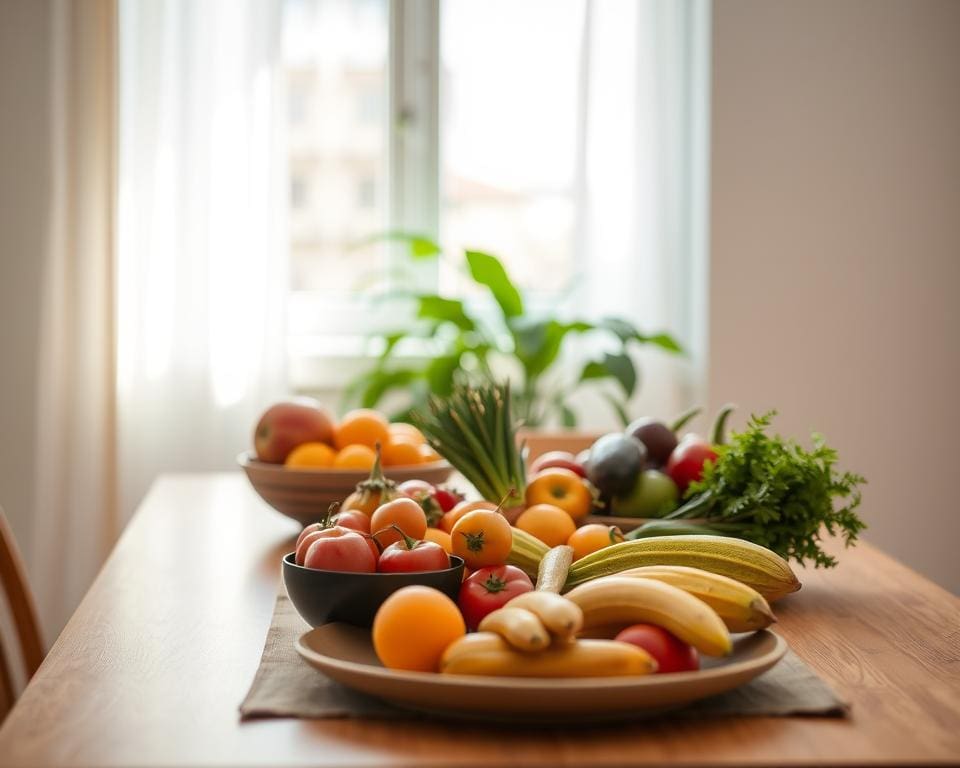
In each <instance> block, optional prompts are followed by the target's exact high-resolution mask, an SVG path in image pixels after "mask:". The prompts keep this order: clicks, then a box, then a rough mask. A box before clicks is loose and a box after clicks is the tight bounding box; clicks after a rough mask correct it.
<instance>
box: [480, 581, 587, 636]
mask: <svg viewBox="0 0 960 768" xmlns="http://www.w3.org/2000/svg"><path fill="white" fill-rule="evenodd" d="M505 607H506V608H526V609H527V610H528V611H531V612H532V613H534V614H536V615H537V616H539V617H540V621H542V622H543V625H544V626H545V627H546V628H547V629H548V630H549V631H550V633H551V634H553V635H554V636H555V637H556V638H557V639H559V640H572V639H573V638H574V636H575V635H576V634H577V632H579V631H580V628H581V627H582V626H583V611H581V610H580V606H578V605H576V604H574V603H573V602H571V601H570V600H567V598H565V597H560V595H557V594H554V593H553V592H524V593H523V594H522V595H517V596H516V597H515V598H513V600H511V601H510V602H509V603H507V604H506V606H505ZM482 626H483V625H482V624H481V627H482Z"/></svg>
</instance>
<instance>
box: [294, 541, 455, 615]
mask: <svg viewBox="0 0 960 768" xmlns="http://www.w3.org/2000/svg"><path fill="white" fill-rule="evenodd" d="M295 554H296V553H294V552H291V553H290V554H289V555H287V556H286V557H284V558H283V583H284V585H285V586H286V588H287V595H289V596H290V602H292V603H293V607H294V608H296V609H297V613H299V614H300V616H301V617H302V618H303V620H304V621H305V622H307V624H309V625H310V626H311V627H319V626H320V625H321V624H326V623H327V622H330V621H342V622H345V623H347V624H355V625H356V626H358V627H369V626H371V625H372V624H373V617H374V616H375V615H376V613H377V609H378V608H379V607H380V605H381V604H382V603H383V601H384V600H386V599H387V598H388V597H389V596H390V595H392V594H393V593H394V592H396V591H397V590H398V589H400V588H401V587H407V586H410V585H411V584H422V585H423V586H425V587H434V588H436V589H439V590H440V591H441V592H443V593H444V594H446V595H447V596H448V597H449V598H450V599H451V600H453V601H454V602H456V600H457V595H458V594H459V593H460V582H461V581H462V580H463V560H462V559H461V558H459V557H457V556H456V555H450V562H451V563H452V565H451V567H449V568H447V569H446V570H443V571H422V572H420V573H341V572H339V571H318V570H315V569H313V568H304V567H303V566H302V565H297V564H296V563H295V562H294V556H295Z"/></svg>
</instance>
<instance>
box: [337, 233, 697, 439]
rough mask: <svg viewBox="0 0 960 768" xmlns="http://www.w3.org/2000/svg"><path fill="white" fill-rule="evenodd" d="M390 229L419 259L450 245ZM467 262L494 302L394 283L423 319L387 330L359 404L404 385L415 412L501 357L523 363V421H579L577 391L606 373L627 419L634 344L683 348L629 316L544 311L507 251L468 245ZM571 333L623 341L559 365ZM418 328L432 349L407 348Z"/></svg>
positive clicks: (519, 384)
mask: <svg viewBox="0 0 960 768" xmlns="http://www.w3.org/2000/svg"><path fill="white" fill-rule="evenodd" d="M382 238H386V239H389V240H392V241H397V242H400V243H402V244H404V245H405V246H406V247H405V249H404V250H405V252H406V254H407V257H408V258H409V259H410V260H411V263H415V262H418V261H424V260H429V259H437V258H438V257H440V255H441V254H442V253H443V250H442V248H441V247H440V246H439V245H438V244H437V243H436V242H434V241H433V240H431V239H430V238H427V237H424V236H421V235H415V234H408V233H397V232H394V233H389V234H387V235H384V236H382ZM462 268H463V271H464V273H465V274H466V275H467V276H468V277H469V278H470V279H471V280H472V281H473V283H474V284H475V285H477V286H480V287H481V288H482V289H483V290H484V291H485V292H487V294H488V295H489V297H490V298H491V299H492V302H491V304H492V312H486V313H484V315H483V316H482V317H481V315H480V313H477V312H474V311H471V309H470V308H469V307H468V305H467V304H466V303H465V302H464V301H462V300H460V299H454V298H448V297H446V296H440V295H438V294H435V293H417V292H403V293H401V294H398V293H394V294H393V295H394V296H397V297H400V296H402V297H403V298H404V299H406V300H408V301H409V300H412V301H413V304H414V307H415V315H416V320H415V322H414V323H412V324H411V323H407V325H406V327H400V328H394V329H388V330H385V331H384V332H383V333H381V334H377V337H378V338H379V341H380V345H381V350H382V351H381V353H380V355H379V357H378V358H377V360H376V362H375V363H374V364H373V365H372V367H371V368H370V369H369V370H367V371H365V372H363V373H362V374H361V375H360V376H358V377H357V378H355V379H354V380H353V381H352V382H351V383H350V384H349V385H348V387H347V389H346V394H345V397H346V400H347V403H348V404H349V405H360V406H362V407H366V408H373V407H375V406H377V405H378V404H380V402H381V400H383V398H384V397H386V396H387V395H388V394H390V393H393V392H397V391H400V392H402V393H403V396H404V398H405V402H404V406H403V410H402V411H401V412H399V413H396V414H394V416H395V418H399V419H405V418H407V417H408V415H409V413H410V412H411V411H413V410H417V409H422V408H423V406H424V405H425V404H426V402H427V399H428V397H429V396H430V395H431V394H434V395H440V396H446V395H449V394H450V393H451V391H452V390H453V386H454V383H455V382H458V381H463V382H474V383H490V382H493V381H495V380H496V378H498V376H495V373H494V369H495V367H496V366H497V365H498V363H504V362H506V361H509V362H508V363H507V364H508V365H509V366H510V367H511V368H512V369H513V370H514V371H518V372H519V377H517V375H514V376H513V378H514V385H513V388H512V407H513V412H514V415H515V417H516V418H517V419H518V420H519V422H520V423H522V424H523V425H525V426H527V427H541V426H543V425H545V424H549V423H554V424H559V425H560V426H562V427H566V428H571V427H575V426H576V424H577V414H576V413H575V411H574V410H573V408H572V407H571V406H570V404H569V402H568V397H569V395H570V394H571V393H572V392H573V391H574V390H575V389H577V388H578V387H580V386H584V385H588V384H590V383H592V382H597V381H602V380H614V381H616V382H617V384H618V387H617V392H616V394H614V393H611V392H604V397H605V399H606V400H607V401H608V402H609V404H610V406H611V407H612V408H613V409H614V410H615V411H616V413H617V415H618V417H619V418H620V420H621V421H622V422H623V423H624V425H626V423H627V422H628V421H629V419H628V416H627V413H626V404H627V401H628V400H629V399H630V397H631V396H632V395H633V393H634V392H635V390H636V387H637V380H638V376H637V369H636V366H635V363H634V361H633V358H632V356H631V350H632V348H634V347H636V346H639V345H646V344H652V345H654V346H656V347H659V348H660V349H662V350H664V351H665V352H667V353H670V354H678V353H681V352H682V350H681V348H680V345H679V344H678V343H677V342H676V341H675V340H674V339H673V337H671V336H670V335H669V334H667V333H654V334H650V335H647V334H644V333H641V332H640V331H639V330H638V329H637V328H636V327H635V326H634V325H633V324H632V323H630V322H629V321H627V320H624V319H623V318H619V317H608V318H604V319H602V320H599V321H596V322H590V321H587V320H583V319H570V320H563V319H559V318H557V317H551V316H541V315H536V314H534V313H533V312H531V311H529V310H528V303H527V302H526V301H525V300H524V296H523V294H522V292H521V291H520V290H519V289H518V288H517V286H516V285H515V283H514V282H513V280H512V279H511V278H510V275H509V274H508V273H507V270H506V269H505V268H504V266H503V264H502V263H501V261H500V260H499V259H498V258H497V257H496V256H494V255H492V254H490V253H485V252H482V251H475V250H465V251H463V253H462ZM571 334H591V335H593V336H600V337H603V338H602V340H603V342H604V346H605V347H607V348H610V347H612V348H613V349H612V351H606V352H604V353H603V354H602V355H598V356H595V357H591V358H589V359H586V360H582V361H580V363H579V365H578V366H577V368H578V370H577V372H576V373H575V374H574V375H573V376H569V375H568V376H563V375H557V370H556V366H557V363H558V362H559V357H560V352H561V349H562V348H563V345H564V341H565V340H566V339H567V337H568V336H570V335H571ZM411 338H416V339H419V341H420V344H421V345H422V348H423V350H424V353H423V354H422V355H418V356H417V357H416V358H410V357H404V358H401V357H399V356H398V355H397V354H396V353H397V350H398V348H399V347H400V346H401V344H402V342H404V341H405V340H407V339H411ZM611 341H612V342H613V344H611V343H610V342H611ZM502 375H503V374H502V372H501V373H500V375H499V378H502Z"/></svg>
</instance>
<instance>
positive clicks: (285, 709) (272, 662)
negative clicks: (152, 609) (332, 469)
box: [240, 595, 849, 720]
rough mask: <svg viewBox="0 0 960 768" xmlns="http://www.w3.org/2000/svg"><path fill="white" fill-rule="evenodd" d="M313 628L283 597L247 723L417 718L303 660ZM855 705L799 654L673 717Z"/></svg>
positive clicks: (244, 710)
mask: <svg viewBox="0 0 960 768" xmlns="http://www.w3.org/2000/svg"><path fill="white" fill-rule="evenodd" d="M308 629H310V627H309V626H308V625H307V624H306V623H304V621H303V619H301V618H300V616H299V615H298V614H297V612H296V610H295V609H294V607H293V605H292V604H291V603H290V601H289V599H288V598H287V596H286V595H280V596H278V597H277V604H276V607H275V608H274V612H273V620H272V622H271V624H270V630H269V631H268V632H267V642H266V645H265V646H264V649H263V656H262V657H261V659H260V667H259V668H258V669H257V673H256V675H255V676H254V678H253V683H252V685H251V686H250V690H249V691H248V692H247V696H246V698H245V699H244V700H243V703H242V704H241V705H240V715H241V718H242V719H244V720H248V719H252V718H260V717H301V718H343V717H358V718H389V719H398V718H417V717H421V715H418V714H417V713H414V712H408V711H406V710H403V709H400V708H398V707H395V706H392V705H390V704H387V703H385V702H382V701H380V700H378V699H375V698H373V697H370V696H366V695H364V694H361V693H354V692H353V691H351V690H350V689H348V688H345V687H343V686H342V685H340V684H339V683H336V682H334V681H333V680H331V679H330V678H328V677H326V676H325V675H324V674H323V673H322V672H320V671H318V670H316V669H314V668H313V667H311V666H310V665H309V664H307V662H305V661H304V660H303V659H301V658H300V655H299V654H298V653H297V651H296V648H295V647H294V643H295V642H296V639H297V638H298V637H300V635H302V634H303V633H304V632H306V631H307V630H308ZM848 709H849V706H848V705H847V704H846V703H845V702H844V701H843V700H842V699H840V697H839V696H837V694H836V693H835V692H834V691H833V689H832V688H830V686H829V685H827V684H826V683H825V682H824V681H823V680H821V679H820V678H819V677H818V676H817V674H816V673H815V672H814V671H813V670H812V669H810V667H808V666H807V665H806V664H805V663H804V662H803V661H802V660H801V659H800V658H799V657H798V656H797V655H796V654H794V653H793V651H788V652H787V655H786V656H785V657H784V658H783V660H782V661H781V662H780V663H779V664H777V665H776V666H775V667H774V668H773V669H771V670H770V671H769V672H767V673H766V674H763V675H761V676H760V677H758V678H756V679H754V680H752V681H750V682H749V683H748V684H746V685H743V686H741V687H740V688H737V689H735V690H733V691H729V692H727V693H724V694H720V695H719V696H713V697H711V698H709V699H704V700H703V701H700V702H698V703H696V704H692V705H690V706H688V707H685V708H683V709H681V710H676V711H674V712H671V713H670V717H678V716H682V717H720V716H730V715H779V716H785V715H818V716H829V717H842V716H843V715H845V714H846V713H847V711H848Z"/></svg>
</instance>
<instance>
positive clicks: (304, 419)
mask: <svg viewBox="0 0 960 768" xmlns="http://www.w3.org/2000/svg"><path fill="white" fill-rule="evenodd" d="M304 443H327V444H328V445H332V444H333V417H332V416H331V415H330V412H329V411H327V410H326V408H324V407H323V406H322V405H320V403H318V402H317V401H316V400H313V399H311V398H297V399H296V400H291V401H288V402H284V403H277V404H275V405H272V406H270V407H269V408H267V410H266V411H264V413H263V415H262V416H261V417H260V421H258V422H257V428H256V429H255V430H254V432H253V446H254V448H255V449H256V452H257V458H258V459H259V460H260V461H265V462H268V463H270V464H283V462H284V461H285V460H286V458H287V455H288V454H289V453H290V451H292V450H293V449H294V448H296V447H297V446H298V445H303V444H304Z"/></svg>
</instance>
